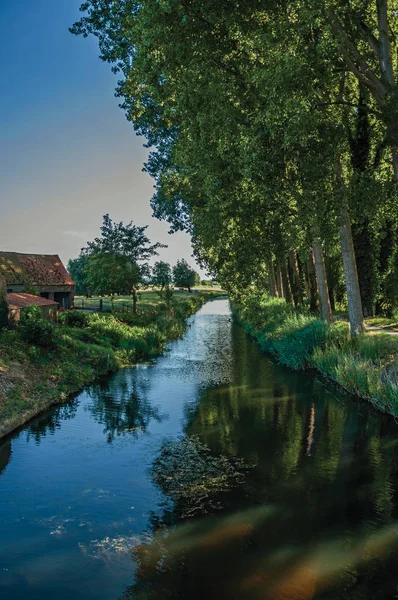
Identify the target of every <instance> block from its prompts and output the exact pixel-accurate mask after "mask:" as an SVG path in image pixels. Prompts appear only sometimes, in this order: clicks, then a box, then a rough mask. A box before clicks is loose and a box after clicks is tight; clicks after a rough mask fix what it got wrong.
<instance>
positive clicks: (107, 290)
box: [84, 252, 141, 296]
mask: <svg viewBox="0 0 398 600" xmlns="http://www.w3.org/2000/svg"><path fill="white" fill-rule="evenodd" d="M84 276H85V282H86V285H87V287H88V288H89V289H90V290H91V291H92V292H93V293H94V294H98V295H100V296H113V295H115V294H131V290H132V288H133V287H134V286H137V285H138V284H139V283H140V281H141V271H140V267H139V265H137V264H136V263H133V262H132V261H131V260H130V259H129V258H127V257H125V256H123V255H121V254H114V253H110V252H109V253H106V252H96V253H94V254H90V255H88V256H87V264H86V266H85V268H84Z"/></svg>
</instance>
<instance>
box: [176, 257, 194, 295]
mask: <svg viewBox="0 0 398 600" xmlns="http://www.w3.org/2000/svg"><path fill="white" fill-rule="evenodd" d="M173 281H174V285H175V286H177V287H181V288H187V289H188V291H190V290H191V287H193V286H194V285H195V284H196V283H197V281H198V274H197V273H196V271H194V269H192V267H190V266H189V264H188V263H187V261H186V260H185V259H184V258H183V259H181V260H177V264H176V265H175V266H174V267H173Z"/></svg>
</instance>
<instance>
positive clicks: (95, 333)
mask: <svg viewBox="0 0 398 600" xmlns="http://www.w3.org/2000/svg"><path fill="white" fill-rule="evenodd" d="M153 295H154V296H155V298H156V294H153ZM208 297H210V295H208ZM205 301H206V297H205V296H202V295H199V294H197V295H196V294H195V295H192V296H191V295H189V296H188V295H183V294H178V295H176V297H175V299H173V301H172V302H171V306H170V307H169V308H167V307H166V305H165V304H162V303H159V302H157V304H156V305H154V307H153V310H151V311H150V312H147V313H142V314H141V313H140V314H138V315H137V314H135V313H133V311H131V310H127V311H115V314H110V313H105V314H102V313H101V314H95V313H94V314H88V315H87V314H85V313H79V312H77V311H65V312H64V313H63V314H62V316H61V315H60V320H59V323H58V324H57V325H53V324H51V323H48V322H47V321H44V320H43V319H42V316H41V311H40V309H38V307H36V306H35V307H29V308H28V309H25V310H24V311H22V319H21V322H20V326H19V327H18V328H17V329H15V330H10V329H3V330H2V331H1V333H0V359H1V365H2V367H3V368H5V369H7V370H9V369H15V370H16V373H17V375H15V380H16V381H17V383H16V384H15V385H12V386H11V388H10V392H9V393H8V392H7V395H6V398H5V400H4V402H1V403H0V419H3V418H6V417H7V418H9V417H11V418H19V416H18V415H20V414H23V412H24V411H25V410H27V409H34V410H43V409H44V408H46V407H47V406H48V403H51V402H57V401H59V400H65V399H66V398H67V397H68V395H69V394H71V393H73V392H75V391H77V390H79V389H80V388H81V387H82V386H84V385H85V384H87V383H89V382H91V381H92V380H93V379H94V378H95V377H97V376H98V375H102V374H106V373H108V372H109V371H115V370H117V369H118V368H120V367H123V366H128V365H131V364H134V363H135V362H137V361H138V360H149V359H151V358H153V357H155V356H157V355H158V354H159V353H160V352H161V351H162V350H163V349H164V347H165V344H166V343H167V340H169V339H174V338H176V337H178V336H179V335H181V334H182V333H183V331H184V329H185V319H186V318H187V317H188V316H189V315H191V314H193V313H194V312H195V311H196V310H197V309H198V308H199V307H200V306H201V305H202V304H203V303H204V302H205ZM77 315H79V316H77ZM80 315H83V318H81V316H80ZM21 374H23V376H24V384H23V389H21V386H20V384H19V383H18V382H19V381H20V377H21Z"/></svg>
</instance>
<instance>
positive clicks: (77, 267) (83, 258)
mask: <svg viewBox="0 0 398 600" xmlns="http://www.w3.org/2000/svg"><path fill="white" fill-rule="evenodd" d="M87 264H88V256H87V254H80V256H78V257H77V258H71V259H70V260H69V262H68V272H69V273H70V275H71V277H72V279H73V280H74V282H75V283H76V293H77V294H78V295H79V296H83V295H84V296H86V295H88V294H89V293H90V288H89V287H88V285H87V281H86V273H85V268H86V266H87Z"/></svg>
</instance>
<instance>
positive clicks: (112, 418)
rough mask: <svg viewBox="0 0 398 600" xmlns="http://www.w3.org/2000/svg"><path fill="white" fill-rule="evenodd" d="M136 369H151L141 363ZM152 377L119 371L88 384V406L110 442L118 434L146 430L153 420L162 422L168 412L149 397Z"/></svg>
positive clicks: (143, 431)
mask: <svg viewBox="0 0 398 600" xmlns="http://www.w3.org/2000/svg"><path fill="white" fill-rule="evenodd" d="M137 369H140V370H144V369H145V370H146V369H150V367H149V366H147V365H144V366H139V367H137ZM149 391H150V379H149V378H142V377H141V378H138V377H136V376H135V374H134V373H133V372H130V373H128V372H122V373H118V374H117V375H116V376H115V377H113V378H112V379H109V378H104V379H102V380H101V381H99V382H98V383H96V384H94V385H92V386H91V387H90V388H89V392H88V394H89V397H90V400H91V401H90V402H89V403H88V404H87V405H86V407H85V409H86V410H87V411H88V412H89V413H90V415H91V416H92V418H93V419H94V421H95V422H96V423H100V424H101V425H103V426H104V429H103V432H104V434H105V435H106V439H107V441H108V442H109V443H111V442H112V441H113V440H114V438H115V437H116V436H120V435H122V434H126V433H128V434H130V435H132V436H138V435H139V434H140V433H145V432H146V431H147V429H148V427H149V424H150V423H151V421H155V422H157V423H161V422H162V420H164V419H166V418H167V413H165V412H161V411H160V410H159V407H158V406H155V405H153V403H152V402H151V399H150V397H149Z"/></svg>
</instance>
